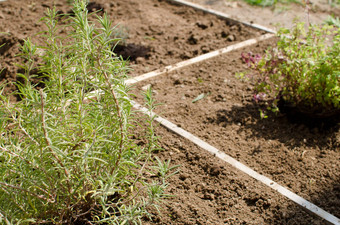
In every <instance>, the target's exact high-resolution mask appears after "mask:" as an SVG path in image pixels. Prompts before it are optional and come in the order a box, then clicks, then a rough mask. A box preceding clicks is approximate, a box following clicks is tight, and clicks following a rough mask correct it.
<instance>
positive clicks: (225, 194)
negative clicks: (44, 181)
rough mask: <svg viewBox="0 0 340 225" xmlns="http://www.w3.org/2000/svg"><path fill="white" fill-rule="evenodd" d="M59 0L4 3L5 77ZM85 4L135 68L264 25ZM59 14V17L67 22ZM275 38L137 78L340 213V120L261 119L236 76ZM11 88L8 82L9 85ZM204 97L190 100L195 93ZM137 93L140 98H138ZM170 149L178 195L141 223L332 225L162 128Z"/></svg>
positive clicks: (216, 138) (179, 11)
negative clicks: (111, 29) (108, 26)
mask: <svg viewBox="0 0 340 225" xmlns="http://www.w3.org/2000/svg"><path fill="white" fill-rule="evenodd" d="M53 2H56V4H55V6H56V8H57V9H58V10H60V12H62V13H68V12H70V6H69V5H68V4H67V1H66V0H60V1H42V0H36V1H24V0H18V1H14V0H9V1H6V2H0V32H4V33H1V34H0V44H3V43H5V44H6V45H5V46H4V47H3V48H1V49H0V57H1V63H0V64H1V68H4V70H3V72H2V73H1V75H0V82H1V81H9V82H16V81H17V80H18V78H17V76H16V73H17V72H18V67H17V66H16V65H15V63H20V58H18V57H17V56H16V55H17V54H18V53H19V45H20V44H22V43H23V40H24V39H25V38H27V37H30V38H31V39H32V40H33V42H34V43H37V44H42V42H43V40H42V39H41V38H40V37H39V36H38V35H37V34H38V33H39V32H41V31H42V30H44V29H45V28H44V25H43V24H42V22H39V19H40V18H41V17H42V16H43V15H44V10H45V9H46V8H48V7H49V8H51V7H52V5H53ZM95 3H96V4H94V3H93V4H92V5H90V7H89V11H91V12H94V11H96V10H98V9H102V10H105V11H106V12H107V13H108V15H109V17H110V18H111V20H112V21H113V24H119V25H118V28H117V32H118V33H117V36H120V37H124V39H123V40H122V41H121V42H120V44H119V45H118V46H117V47H116V52H117V54H119V55H122V57H125V58H129V60H130V63H129V65H130V67H131V69H132V70H131V72H130V75H131V76H137V75H140V74H142V73H145V72H149V71H152V70H155V69H160V68H163V67H164V66H166V65H170V64H173V63H176V62H180V61H182V60H185V59H188V58H192V57H195V56H198V55H200V54H203V53H207V52H210V51H212V50H215V49H218V48H222V47H226V46H228V45H231V44H234V43H237V42H240V41H244V40H247V39H249V38H253V37H258V36H260V35H261V34H263V33H264V32H262V31H258V30H254V29H251V28H249V27H246V26H244V25H240V24H235V23H231V22H230V21H226V20H220V19H217V18H216V17H215V16H212V15H208V14H205V13H203V12H197V11H195V10H193V9H190V8H186V7H182V6H178V5H175V4H169V2H168V1H164V0H163V1H162V0H119V1H118V0H117V1H105V0H98V1H96V2H95ZM61 23H63V21H61ZM60 35H65V30H60ZM269 45H275V42H274V41H266V42H260V43H259V44H257V45H254V46H252V47H251V48H246V49H242V50H239V51H235V52H232V53H228V54H226V55H224V56H221V57H216V58H214V59H211V60H208V61H206V62H201V63H198V64H195V65H193V66H189V67H187V68H185V69H183V70H180V71H176V72H173V73H170V74H167V75H163V76H160V77H157V78H154V79H153V80H150V81H149V80H148V81H144V82H143V83H141V84H137V86H136V87H135V91H134V92H135V93H137V96H138V92H139V90H140V89H141V88H142V87H143V86H146V85H148V84H151V85H152V88H153V90H154V97H155V98H156V100H157V102H159V103H164V104H163V105H161V106H159V107H158V108H157V109H156V112H157V113H160V114H161V115H162V116H164V117H166V118H168V119H169V120H171V121H172V122H174V123H176V124H178V125H180V126H181V127H182V128H184V129H186V130H188V131H190V132H192V133H193V134H194V135H196V136H198V137H200V138H202V139H203V140H205V141H207V142H208V143H210V144H212V145H214V146H215V147H217V148H219V149H220V150H223V151H224V152H226V153H227V154H229V155H231V156H232V157H234V158H236V159H238V160H239V161H241V162H243V163H245V164H247V165H249V166H250V167H251V168H253V169H254V170H256V171H258V172H260V173H261V174H264V175H265V176H268V177H269V178H271V179H273V180H274V181H276V182H278V183H280V184H282V185H283V186H286V187H288V188H289V189H290V190H292V191H293V192H296V193H297V194H299V195H301V196H302V197H304V198H306V199H307V200H310V201H311V202H313V203H315V204H316V205H318V206H320V207H322V208H324V209H325V210H327V211H329V212H330V213H332V214H334V215H335V216H338V217H340V214H339V210H338V209H339V207H340V186H339V181H340V180H339V177H340V168H339V160H340V150H339V149H340V132H339V126H338V125H334V126H332V127H331V128H326V127H325V126H322V125H321V126H316V127H312V128H311V127H309V126H307V125H306V124H299V123H298V124H297V123H293V122H292V121H290V120H289V119H288V118H287V117H286V116H285V115H280V116H274V115H273V116H271V117H269V118H268V119H266V120H261V119H260V117H259V113H258V108H257V107H256V106H255V105H254V104H253V102H252V91H251V89H252V85H251V84H250V83H249V82H245V81H240V80H238V79H236V78H235V74H236V73H237V72H241V71H245V70H247V68H246V67H245V65H244V64H243V63H242V61H241V59H240V54H241V52H248V51H250V50H251V51H253V52H259V53H263V51H264V49H266V48H267V46H269ZM13 90H15V85H12V86H10V88H9V89H7V90H6V92H5V93H4V94H6V93H8V92H11V91H13ZM200 94H205V97H204V98H203V99H201V100H198V101H197V102H195V103H193V102H192V101H193V99H195V98H196V97H197V96H198V95H200ZM137 100H138V101H141V99H140V98H139V97H137ZM157 134H158V135H159V136H160V137H161V139H160V144H161V146H162V147H163V148H164V151H161V152H159V153H158V154H157V155H158V156H159V157H161V158H162V159H164V160H167V159H171V162H172V164H173V165H181V167H180V172H179V173H178V174H176V175H174V176H173V177H172V178H170V181H169V182H170V183H169V188H168V190H167V192H168V193H169V194H171V195H174V197H171V198H169V199H167V200H166V201H165V202H164V203H162V204H161V209H160V211H161V214H159V213H157V211H156V210H155V211H153V216H152V218H151V220H150V219H147V218H145V220H144V223H145V224H327V223H326V222H325V221H323V220H322V219H320V218H319V217H317V216H315V215H313V214H311V213H309V212H307V211H305V210H303V209H302V208H301V207H299V206H297V205H296V204H294V203H292V202H291V201H290V200H288V199H286V198H285V197H283V196H281V195H279V194H278V193H276V192H274V191H273V190H271V189H269V188H268V187H266V186H264V185H263V184H261V183H259V182H258V181H255V180H253V179H252V178H250V177H248V176H247V175H245V174H243V173H241V172H239V171H237V170H236V169H234V168H233V167H231V166H229V165H227V164H226V163H224V162H222V161H220V160H219V159H217V158H215V157H214V156H212V155H210V154H208V153H206V152H205V151H203V150H202V149H200V148H199V147H197V146H195V145H194V144H192V143H191V142H189V141H187V140H184V139H182V138H180V137H178V136H177V135H175V134H173V133H171V132H169V131H167V130H166V129H165V128H163V127H159V128H158V129H157Z"/></svg>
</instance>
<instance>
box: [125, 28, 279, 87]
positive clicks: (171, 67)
mask: <svg viewBox="0 0 340 225" xmlns="http://www.w3.org/2000/svg"><path fill="white" fill-rule="evenodd" d="M274 36H275V34H272V33H269V34H264V35H262V36H260V37H258V38H252V39H249V40H246V41H243V42H240V43H237V44H234V45H230V46H228V47H225V48H221V49H218V50H215V51H212V52H209V53H206V54H203V55H199V56H197V57H194V58H191V59H188V60H185V61H182V62H179V63H176V64H174V65H169V66H166V67H164V68H162V69H158V70H154V71H151V72H149V73H145V74H142V75H140V76H137V77H133V78H130V79H128V80H126V81H125V83H126V84H134V83H137V82H139V81H143V80H146V79H149V78H151V77H156V76H159V75H162V74H165V73H170V72H172V71H174V70H178V69H181V68H183V67H186V66H189V65H192V64H195V63H198V62H201V61H204V60H207V59H211V58H213V57H216V56H220V55H223V54H225V53H228V52H231V51H233V50H236V49H239V48H243V47H246V46H250V45H253V44H256V43H257V42H259V41H263V40H267V39H269V38H272V37H274Z"/></svg>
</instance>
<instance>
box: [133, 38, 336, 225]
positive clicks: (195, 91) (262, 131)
mask: <svg viewBox="0 0 340 225" xmlns="http://www.w3.org/2000/svg"><path fill="white" fill-rule="evenodd" d="M271 45H275V41H274V40H271V41H267V42H266V43H259V44H257V45H256V46H253V47H251V48H246V49H241V50H238V51H234V52H232V53H229V54H226V55H224V56H220V57H217V58H215V59H212V60H208V61H206V62H204V63H200V64H196V65H193V66H189V67H187V68H185V69H182V70H180V71H176V72H173V73H169V74H167V75H163V76H160V77H158V78H156V79H153V80H150V81H144V82H142V83H140V84H138V85H137V87H136V89H137V90H139V89H142V88H143V86H146V85H150V84H151V87H152V89H153V91H154V97H155V99H156V101H157V102H160V103H162V105H161V106H159V107H158V108H157V110H156V113H159V114H160V115H162V116H163V117H165V118H167V119H169V120H170V121H172V122H174V123H175V124H177V125H178V126H180V127H182V128H184V129H185V130H188V131H189V132H191V133H193V134H194V135H196V136H198V137H200V138H201V139H203V140H204V141H206V142H208V143H210V144H211V145H213V146H215V147H217V148H218V149H220V150H222V151H224V152H225V153H226V154H228V155H230V156H232V157H234V158H236V159H237V160H239V161H240V162H242V163H244V164H246V165H248V166H250V167H251V168H253V169H254V170H256V171H257V172H259V173H261V174H263V175H265V176H267V177H269V178H271V179H273V180H274V181H276V182H278V183H279V184H281V185H283V186H285V187H288V188H289V189H290V190H292V191H293V192H295V193H297V194H298V195H300V196H302V197H303V198H305V199H307V200H309V201H311V202H313V203H314V204H316V205H318V206H320V207H321V208H323V209H325V210H326V211H329V212H330V213H332V214H334V215H335V216H337V217H339V216H340V214H339V210H338V209H339V207H340V189H339V187H340V186H339V181H340V179H339V177H340V170H339V160H340V130H339V127H340V126H339V124H336V123H335V122H336V121H333V122H334V123H335V124H328V125H331V126H330V127H329V126H328V127H326V126H325V124H320V123H319V124H317V123H310V122H311V121H307V122H308V124H303V123H300V121H296V120H295V121H292V120H290V118H287V116H285V115H279V116H275V115H271V116H270V117H269V118H268V119H264V120H261V119H260V114H259V112H258V107H257V106H256V105H254V102H253V100H252V96H253V93H252V86H251V84H250V83H248V82H244V81H240V80H238V79H237V78H236V77H235V74H236V73H237V72H244V71H246V70H247V67H246V65H244V63H243V62H242V60H241V58H240V55H241V53H242V52H249V51H251V52H253V53H260V54H262V53H263V52H264V50H265V49H267V47H268V46H271ZM202 93H205V94H208V95H207V97H205V98H203V99H201V100H199V101H197V102H195V103H193V102H192V101H193V100H194V99H195V98H196V97H197V96H198V95H200V94H202ZM139 101H141V100H139ZM312 122H315V121H312ZM168 148H169V147H168ZM168 148H165V149H168ZM170 149H171V148H170ZM201 151H203V150H201ZM190 152H191V149H190ZM181 153H182V154H189V153H188V152H186V150H183V152H181ZM198 154H200V153H198ZM201 154H204V153H201ZM175 155H176V153H175ZM182 157H183V156H182ZM206 157H208V158H210V160H213V161H214V163H217V165H218V166H217V167H219V166H220V165H221V162H219V160H216V159H214V157H212V156H210V157H209V156H206ZM172 158H173V156H172ZM198 158H199V157H197V160H200V159H198ZM190 162H191V161H190ZM191 163H192V162H191ZM207 164H210V163H209V162H207ZM195 165H196V164H195ZM201 166H202V167H203V168H204V164H203V165H201ZM211 166H212V167H214V166H215V164H211ZM187 169H188V168H187V167H186V168H185V171H186V170H187ZM228 170H230V169H228ZM207 172H208V173H209V169H207V171H206V172H205V173H204V174H206V173H207ZM201 173H203V172H201ZM184 174H186V172H184ZM198 174H199V175H200V176H204V175H203V174H200V173H199V172H198ZM180 176H181V175H179V178H178V179H180ZM182 176H183V175H182ZM184 176H185V175H184ZM212 177H213V178H214V176H212ZM188 178H189V179H190V182H189V181H188V183H189V184H196V182H195V181H194V180H195V179H197V175H195V176H189V177H188ZM229 179H230V178H229ZM238 179H239V178H237V180H238ZM217 180H223V181H219V182H213V181H210V182H212V183H211V186H210V187H207V189H208V190H209V188H211V189H213V193H215V192H214V191H215V190H219V188H220V186H219V185H222V186H223V183H224V182H229V181H228V178H226V177H223V178H221V179H217ZM203 181H205V179H203ZM176 183H177V185H176V187H177V189H178V188H180V186H181V185H182V184H181V185H180V184H178V182H176ZM221 183H222V184H221ZM254 185H255V186H257V185H259V186H261V185H260V184H253V185H251V188H254V190H251V192H253V191H255V192H256V190H257V188H255V187H254ZM246 187H247V189H249V188H250V187H249V186H248V185H246ZM182 188H184V189H185V187H182ZM258 188H259V189H266V188H264V187H258ZM222 189H223V188H222ZM205 191H207V190H205ZM188 192H189V193H191V192H195V185H193V186H190V188H189V190H188ZM171 193H172V192H171ZM175 193H178V192H177V191H176V192H175ZM218 193H219V192H218ZM266 193H267V194H268V193H272V194H274V196H272V197H270V199H271V204H270V206H268V208H266V209H263V208H261V209H258V208H256V207H255V208H256V210H258V212H266V213H265V215H268V216H264V217H259V218H256V219H257V220H255V219H254V218H252V216H255V215H251V214H250V215H247V216H246V217H240V216H239V215H237V216H236V218H238V219H240V220H241V222H240V224H243V223H244V224H248V223H249V224H324V223H325V222H324V221H322V222H321V221H320V220H319V219H318V218H315V217H313V216H311V215H306V216H301V215H300V214H299V213H297V211H296V210H297V208H298V209H299V207H297V206H296V205H294V204H290V206H289V207H288V208H287V206H282V205H281V204H280V203H279V204H278V205H280V206H282V208H280V210H281V209H285V210H288V211H284V213H283V212H281V211H280V210H276V211H275V212H273V210H274V209H276V205H275V204H274V202H275V203H277V202H280V197H281V196H278V195H275V193H273V191H270V190H268V191H266ZM234 194H235V193H234ZM249 194H251V193H248V192H244V193H242V195H244V196H247V195H249ZM252 194H254V193H252ZM257 194H258V193H257ZM180 196H181V197H180V198H184V195H183V194H181V195H180ZM194 196H196V197H197V196H199V193H196V192H195V194H194ZM261 196H262V195H261V194H259V195H258V197H259V198H261ZM191 197H192V196H191V194H190V198H191ZM245 198H247V197H245ZM277 198H279V199H277ZM203 199H204V198H203ZM217 199H218V198H217ZM217 199H212V201H209V203H210V204H216V206H215V207H216V208H218V207H219V206H220V205H221V202H219V201H218V200H217ZM231 199H234V198H233V197H231ZM243 200H244V198H243ZM182 201H184V200H182ZM211 202H213V203H211ZM201 204H202V205H203V203H201ZM201 204H200V206H202V205H201ZM238 204H240V203H239V202H238ZM272 204H273V205H272ZM171 205H172V204H170V206H171ZM195 205H197V204H195ZM170 206H168V207H170ZM290 207H292V208H293V209H290ZM232 208H233V207H232ZM202 210H203V211H205V209H202ZM242 210H246V209H245V208H244V207H242ZM261 210H262V211H261ZM299 210H301V209H299ZM185 211H188V213H189V212H192V210H190V209H187V210H185ZM222 211H224V212H225V213H227V214H228V213H231V211H232V209H230V208H228V207H227V208H225V209H224V210H222ZM218 212H219V211H218ZM218 212H216V213H215V216H214V218H215V219H217V218H220V219H221V220H220V221H219V222H218V223H215V222H212V223H211V224H222V222H221V221H222V219H223V218H228V216H227V217H223V216H221V215H220V214H219V213H218ZM233 213H235V214H237V213H236V212H233ZM239 213H241V214H246V213H244V212H243V213H242V212H240V211H239ZM267 213H268V214H267ZM281 213H283V214H281ZM295 213H297V214H295ZM260 214H261V216H263V214H262V213H260ZM187 215H188V214H187V213H183V214H182V220H179V221H180V224H182V223H183V224H186V222H185V221H186V220H189V218H188V217H191V216H187ZM258 216H259V215H258ZM183 218H185V219H183ZM162 220H163V218H162ZM176 222H177V221H176ZM196 222H197V221H196ZM207 222H208V220H206V221H205V223H207ZM161 224H162V223H161ZM164 224H166V223H164ZM189 224H195V223H189ZM196 224H197V223H196ZM202 224H204V223H202ZM227 224H228V223H227ZM230 224H234V223H233V222H231V223H230ZM236 224H237V223H236Z"/></svg>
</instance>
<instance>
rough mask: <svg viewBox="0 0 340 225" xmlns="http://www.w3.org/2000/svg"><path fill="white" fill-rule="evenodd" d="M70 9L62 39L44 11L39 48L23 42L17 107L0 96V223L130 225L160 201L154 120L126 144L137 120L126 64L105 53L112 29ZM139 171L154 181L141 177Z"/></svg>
mask: <svg viewBox="0 0 340 225" xmlns="http://www.w3.org/2000/svg"><path fill="white" fill-rule="evenodd" d="M73 6H74V16H73V17H69V18H68V19H67V22H65V24H66V28H64V29H65V30H67V31H68V32H69V34H68V36H67V37H61V36H59V35H58V34H59V29H60V25H59V24H58V21H59V20H60V18H57V17H58V16H57V11H56V10H55V9H51V10H47V13H46V15H47V16H46V17H45V18H43V20H44V21H45V24H46V26H47V31H46V32H44V33H43V34H42V35H43V37H44V38H45V43H44V45H43V46H35V45H34V44H33V43H32V42H31V40H29V39H27V40H26V41H25V42H24V45H23V47H22V57H24V58H25V62H26V63H25V64H24V65H22V66H21V67H22V68H24V70H25V73H23V74H22V75H21V76H22V77H24V79H25V82H22V83H21V84H18V92H17V93H15V94H16V95H17V96H19V97H20V99H21V100H20V101H18V102H16V103H13V102H10V101H9V98H8V97H6V96H3V95H1V101H0V117H1V118H0V135H1V138H0V223H1V224H2V223H5V224H32V223H43V224H76V223H77V224H94V223H98V224H101V223H107V224H138V223H141V218H142V217H143V216H145V215H146V214H147V208H148V207H151V206H154V205H156V203H157V202H158V201H159V200H160V199H161V198H163V197H165V196H166V195H165V194H164V190H165V188H166V185H167V184H166V179H165V176H166V175H163V174H164V166H162V165H163V164H162V163H160V161H159V160H158V159H157V160H153V157H152V154H151V153H152V152H153V150H154V149H156V148H158V145H157V143H156V142H157V138H155V134H154V130H153V126H152V121H153V117H148V118H147V123H146V125H145V126H146V131H147V133H148V135H147V138H148V144H146V145H145V146H139V145H136V144H135V143H134V141H133V140H132V138H131V137H132V133H131V131H133V130H134V129H133V127H132V126H133V125H132V124H133V121H134V120H135V117H136V115H137V114H136V113H134V111H133V109H132V104H131V102H130V100H129V88H128V87H127V86H126V85H125V83H124V79H125V78H126V65H125V62H124V61H123V60H122V59H121V58H119V57H117V56H116V55H115V54H114V53H113V51H112V43H114V42H116V41H117V40H115V39H112V38H111V37H112V36H113V33H114V28H113V26H112V24H111V22H110V20H109V19H108V17H107V15H106V14H104V15H103V17H99V16H98V17H97V19H96V20H93V21H91V20H90V19H89V15H88V12H87V10H86V1H85V0H75V1H74V3H73ZM63 20H64V19H63ZM33 68H38V74H39V76H40V79H41V82H40V83H39V85H38V84H37V83H33V82H32V81H31V77H34V76H37V75H35V74H32V73H34V71H36V70H32V69H33ZM41 74H43V77H41ZM147 96H149V97H148V98H146V99H147V100H148V103H147V105H149V107H150V108H152V107H153V106H154V103H153V101H152V99H151V96H150V95H147ZM155 165H156V167H155ZM157 165H159V167H160V168H159V169H157V168H158V167H157ZM166 165H168V164H166ZM167 168H168V170H166V171H165V173H168V172H169V170H170V169H172V167H167ZM145 170H148V171H154V173H155V174H159V171H158V170H161V171H163V172H162V177H160V178H157V181H152V180H151V179H150V178H149V179H146V178H145V174H146V173H145ZM156 177H157V176H156Z"/></svg>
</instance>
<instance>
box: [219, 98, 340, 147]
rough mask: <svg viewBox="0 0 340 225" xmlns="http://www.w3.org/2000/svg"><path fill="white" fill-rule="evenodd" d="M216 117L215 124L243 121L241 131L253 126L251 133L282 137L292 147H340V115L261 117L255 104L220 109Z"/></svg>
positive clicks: (266, 137)
mask: <svg viewBox="0 0 340 225" xmlns="http://www.w3.org/2000/svg"><path fill="white" fill-rule="evenodd" d="M216 118H217V119H216V121H214V123H216V124H218V125H220V126H226V125H230V124H237V123H241V124H242V126H241V128H240V131H242V130H244V129H251V130H252V131H253V132H252V136H256V137H259V136H260V137H263V138H265V139H268V140H279V141H280V142H281V143H284V144H285V145H287V146H290V147H294V146H297V147H300V146H301V145H305V146H309V147H319V148H322V147H326V146H328V147H333V148H334V149H337V148H339V147H340V140H336V139H337V137H336V136H337V132H340V130H339V129H340V123H339V122H340V118H328V119H327V118H326V119H314V118H309V117H306V116H304V115H302V114H290V113H286V114H278V115H274V114H273V113H269V115H268V118H265V119H261V118H260V112H259V107H258V106H257V105H256V104H255V103H254V104H251V103H248V104H246V105H244V106H232V109H231V110H219V111H218V112H217V113H216Z"/></svg>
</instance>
